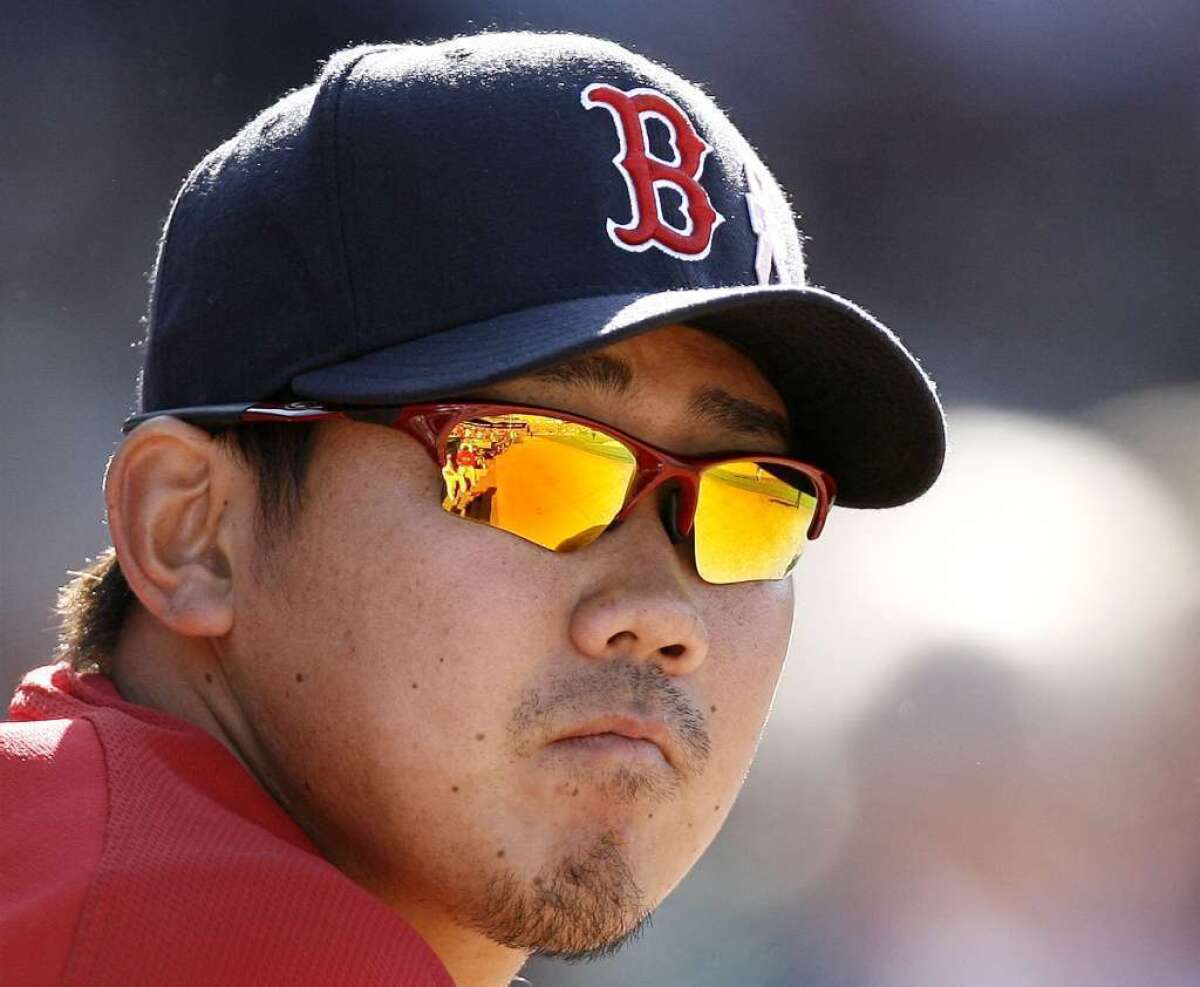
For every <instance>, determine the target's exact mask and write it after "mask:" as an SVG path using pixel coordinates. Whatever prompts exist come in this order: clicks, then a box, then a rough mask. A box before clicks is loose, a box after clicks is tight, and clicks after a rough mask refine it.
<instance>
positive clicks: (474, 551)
mask: <svg viewBox="0 0 1200 987" xmlns="http://www.w3.org/2000/svg"><path fill="white" fill-rule="evenodd" d="M601 352H603V353H604V354H606V355H610V356H612V357H614V358H616V359H618V360H620V361H621V362H623V363H624V364H625V365H626V367H627V368H628V370H629V371H631V381H630V382H629V383H628V386H627V387H625V388H624V393H618V392H619V391H620V390H621V387H620V386H619V382H613V381H608V382H604V381H595V380H593V381H591V382H581V381H579V380H574V379H569V378H570V376H571V375H567V378H566V379H547V378H546V377H545V376H530V377H524V378H519V379H516V380H512V381H509V382H506V383H504V384H501V385H496V386H493V387H489V388H487V389H486V390H485V391H482V392H480V393H481V395H486V396H488V397H492V398H496V399H500V400H506V401H516V402H522V403H531V404H539V405H543V406H548V407H557V408H563V409H567V410H571V411H574V412H576V413H578V414H582V415H586V416H588V417H591V418H595V419H598V420H600V421H606V422H609V423H611V424H612V425H614V426H616V427H617V428H620V429H623V430H625V431H627V432H629V433H631V434H633V435H637V436H639V437H641V438H643V439H645V440H646V441H648V442H651V443H653V444H655V445H658V446H660V447H662V448H665V449H670V450H672V451H676V452H679V453H684V454H695V455H703V454H706V453H713V452H718V451H721V452H724V451H729V450H732V449H743V450H747V451H751V450H754V451H760V452H768V451H782V449H783V441H782V439H781V438H779V437H776V436H773V435H770V434H768V433H766V432H765V431H763V430H761V429H752V428H750V429H748V428H742V427H736V428H735V427H733V426H732V425H731V424H729V423H725V424H721V423H718V422H714V421H713V420H711V419H710V418H709V417H706V416H703V415H698V414H696V412H695V408H694V407H693V405H692V399H693V398H694V397H695V395H696V394H697V393H698V392H701V391H703V390H706V389H711V388H713V387H719V388H721V389H722V390H724V391H726V392H727V393H728V394H730V395H732V396H734V397H736V398H740V399H743V400H746V401H752V402H754V403H756V404H757V405H759V406H762V407H764V408H766V409H768V410H769V411H772V412H775V413H776V414H778V415H781V416H782V415H783V414H784V408H783V404H782V401H781V400H780V398H779V396H778V394H777V393H776V392H775V391H774V389H773V388H772V387H771V386H770V385H769V384H768V383H767V381H766V380H765V379H764V377H763V376H762V374H761V373H760V372H759V370H758V369H757V368H756V367H755V366H754V364H753V363H752V362H751V361H750V360H749V359H747V358H746V357H745V356H743V355H741V354H740V353H738V352H737V351H735V350H734V349H732V348H731V347H729V346H728V345H726V344H725V343H723V342H721V341H719V340H717V339H716V338H715V337H711V336H709V335H707V334H704V333H701V332H699V331H697V330H695V329H691V328H687V327H681V326H674V327H667V328H664V329H658V330H655V331H653V332H651V333H647V334H645V335H642V336H639V337H636V338H633V339H630V340H625V341H622V342H619V343H617V344H614V345H612V346H610V347H607V348H606V349H604V350H603V351H601ZM280 427H316V428H317V429H318V430H319V431H318V437H317V443H316V450H315V454H314V459H313V462H312V466H311V470H310V474H309V477H308V480H307V482H306V486H305V492H304V496H305V501H304V506H303V510H302V511H301V512H300V515H299V518H298V521H297V524H296V526H295V527H294V529H293V530H291V531H290V532H288V533H286V535H285V536H284V537H281V538H278V539H276V540H275V542H274V543H273V544H272V545H270V546H264V545H263V543H262V539H261V534H260V533H259V532H258V531H257V529H256V524H255V520H256V518H255V509H256V494H255V489H254V485H253V478H252V477H251V476H250V475H249V474H248V472H247V471H246V469H245V468H244V467H243V466H241V465H240V464H239V463H238V462H236V461H235V460H234V459H233V458H231V457H230V456H229V454H228V453H226V452H225V451H224V450H222V449H221V448H220V447H218V446H217V445H216V444H215V443H214V442H212V440H211V439H210V438H209V437H208V436H207V435H206V434H205V433H203V432H201V431H199V430H197V429H195V428H193V427H192V426H189V425H186V424H184V423H181V422H179V421H177V420H174V419H157V420H154V421H152V422H150V423H147V424H146V425H143V426H141V427H140V428H138V429H137V430H136V431H135V432H134V433H133V434H132V435H131V436H129V437H128V438H127V439H126V440H125V443H124V444H123V445H122V447H121V449H120V450H119V451H118V453H117V455H116V456H115V457H114V460H113V462H112V464H110V468H109V473H108V476H107V478H106V501H107V505H108V511H109V524H110V528H111V530H112V533H113V539H114V544H115V545H116V548H117V552H118V557H119V558H120V561H121V565H122V567H123V569H124V571H125V574H126V578H127V579H128V580H129V582H130V585H131V586H132V588H133V590H134V592H135V593H136V594H137V596H138V598H139V601H140V606H138V607H137V608H136V609H135V612H134V613H133V614H132V615H131V617H130V619H129V620H128V621H127V623H126V626H125V628H124V630H123V633H122V636H121V640H120V643H119V646H118V649H117V653H116V655H115V656H114V679H115V680H116V682H117V685H118V688H119V689H120V691H121V692H122V694H123V695H124V696H125V697H126V698H127V699H130V700H131V701H135V702H142V703H145V704H147V705H151V706H155V707H158V708H161V709H164V710H166V711H168V712H172V713H174V714H176V715H178V716H181V717H184V718H185V719H188V720H191V721H192V722H195V723H197V724H199V725H200V726H202V727H203V728H205V729H207V730H209V731H210V732H211V733H213V735H214V736H216V737H217V738H218V739H219V740H221V741H222V742H223V743H224V744H226V745H227V746H228V747H229V749H230V750H231V751H232V752H233V753H234V754H235V755H236V756H237V757H238V758H239V759H240V760H241V761H242V762H243V764H245V765H246V767H247V768H248V769H249V770H250V771H251V772H252V773H253V774H254V775H255V777H256V778H257V779H258V780H259V782H260V783H261V784H262V785H263V787H264V788H265V789H266V790H267V791H269V792H270V793H271V795H272V796H274V798H275V799H276V800H277V801H278V802H279V803H280V804H281V805H282V806H283V807H284V808H285V809H286V811H287V812H288V813H289V814H290V815H291V816H292V817H293V818H294V819H295V820H296V821H297V823H298V824H299V825H300V826H301V827H302V828H303V829H304V830H305V831H306V832H307V833H308V834H309V836H310V837H311V838H312V839H313V841H314V842H315V843H316V845H317V846H318V847H319V848H320V849H321V851H322V852H323V853H324V854H325V856H326V857H327V858H328V859H329V860H330V861H331V862H332V863H334V864H335V865H336V866H337V867H338V868H340V869H341V870H342V871H343V872H344V873H345V874H346V875H347V876H348V877H349V878H351V879H352V880H354V881H356V882H357V883H359V884H360V885H362V886H363V887H365V888H367V889H368V890H369V891H370V892H372V893H373V894H375V895H376V896H377V897H379V898H380V899H381V900H383V901H384V902H386V903H387V904H388V905H390V906H391V907H393V908H394V909H395V910H396V911H397V912H398V913H400V914H401V915H402V916H404V917H405V918H406V919H407V920H408V921H409V922H410V923H411V924H412V925H413V926H414V927H415V928H416V929H417V931H418V932H420V933H421V934H422V936H423V937H424V938H425V939H426V941H427V942H429V943H430V945H431V946H432V947H433V948H434V949H435V951H436V952H437V953H438V954H439V956H440V957H441V958H442V960H443V962H444V963H445V964H446V966H447V968H448V969H449V971H450V973H451V975H452V976H453V977H454V978H455V980H456V981H457V982H458V983H459V984H461V985H464V987H495V985H500V984H506V983H508V982H509V980H510V978H511V977H512V976H513V975H515V974H516V972H517V971H518V970H519V969H520V967H521V965H522V963H523V962H524V961H525V959H526V958H527V956H528V955H529V954H530V953H531V952H534V951H541V952H544V953H559V954H566V955H578V954H583V953H587V952H589V951H595V950H603V949H604V948H605V947H609V948H611V947H613V946H614V945H615V944H618V943H619V942H620V941H622V939H623V937H625V936H627V935H628V934H629V933H630V932H631V930H634V929H636V928H637V926H638V924H639V922H640V921H641V920H642V919H643V918H644V916H646V915H648V914H649V913H650V912H651V911H652V910H653V909H654V907H655V906H657V905H658V903H659V902H661V901H662V899H663V898H664V897H665V896H666V895H667V894H668V893H669V892H670V891H671V889H672V888H673V887H674V886H675V885H676V884H677V883H678V882H679V881H680V880H681V879H682V878H683V876H684V875H685V874H686V873H687V872H688V870H689V869H690V868H691V867H692V865H693V864H694V863H695V862H696V860H697V858H698V857H699V856H700V855H701V853H702V852H703V851H704V849H705V848H706V847H707V846H708V845H709V843H710V842H711V841H712V839H713V837H714V836H715V835H716V833H717V831H718V830H719V828H720V826H721V824H722V822H723V821H724V819H725V817H726V814H727V813H728V811H729V809H730V806H731V804H732V802H733V800H734V798H735V796H736V794H737V792H738V790H739V788H740V787H741V784H742V781H743V779H744V777H745V774H746V772H747V770H748V769H749V765H750V761H751V759H752V757H753V754H754V751H755V748H756V746H757V743H758V739H759V736H760V733H761V729H762V726H763V724H764V722H765V720H766V716H767V713H768V710H769V707H770V704H771V699H772V697H773V695H774V690H775V687H776V683H777V681H778V677H779V674H780V672H781V670H782V665H783V658H784V653H785V651H786V647H787V640H788V634H789V631H790V626H791V616H792V589H791V582H790V580H786V579H785V580H780V581H776V582H757V583H745V584H738V585H729V586H714V585H709V584H707V583H705V582H703V581H702V580H701V579H700V578H699V577H698V576H697V575H696V573H695V570H694V567H693V564H692V561H691V549H690V546H689V545H688V544H686V543H684V544H679V545H676V544H673V543H672V542H671V540H670V538H669V537H668V535H667V532H666V530H665V529H664V526H663V522H662V520H661V518H660V514H659V510H660V503H656V502H654V501H653V499H651V500H647V501H646V502H644V503H642V504H640V505H639V506H638V508H637V509H636V510H635V511H634V512H633V513H632V515H631V516H630V517H629V519H628V520H627V521H626V522H625V523H624V524H623V525H621V526H620V527H618V528H617V529H615V530H613V531H610V532H607V533H605V534H604V535H603V536H601V537H600V538H599V540H598V541H596V542H595V544H593V545H591V546H589V547H587V548H586V549H583V550H581V551H579V552H576V553H572V554H555V553H552V552H549V551H546V550H545V549H542V548H539V547H537V546H535V545H532V544H530V543H528V542H525V541H522V540H521V539H519V538H516V537H514V536H512V535H510V534H507V533H505V532H501V531H497V530H494V529H490V528H487V527H485V526H483V525H479V524H474V523H471V522H468V521H464V520H463V519H461V518H457V517H454V516H452V515H450V514H448V513H446V512H445V511H444V510H443V509H442V508H441V506H440V495H441V485H440V483H441V481H440V476H439V471H438V468H437V466H436V465H435V464H434V463H433V461H432V460H431V459H430V457H429V455H428V454H427V453H426V451H425V450H424V449H423V448H422V447H420V446H419V445H418V444H417V443H416V442H414V441H413V440H412V439H410V438H408V437H407V436H404V435H402V434H400V433H399V432H396V431H392V430H389V429H386V428H382V427H379V426H375V425H370V424H365V423H352V422H333V423H327V424H322V425H319V426H280ZM610 713H617V714H624V713H633V714H636V715H640V716H644V717H649V718H652V719H658V720H660V721H661V722H662V723H663V725H664V726H665V727H666V731H667V736H668V737H669V738H670V741H669V744H668V746H669V747H670V748H671V757H670V761H671V763H668V761H666V760H664V759H663V758H662V757H660V756H659V755H658V754H657V752H656V750H655V749H654V748H650V749H649V751H647V750H646V745H643V746H642V748H640V749H639V751H638V752H637V753H636V754H634V753H630V752H629V751H627V750H626V751H616V752H607V753H605V752H603V751H596V750H594V749H586V748H583V749H581V748H580V747H579V746H578V745H558V746H554V747H552V746H550V743H551V742H552V741H554V740H555V739H556V738H557V737H559V736H561V735H562V734H563V733H564V732H567V731H569V730H570V729H571V728H572V727H576V726H578V725H579V724H582V723H584V722H585V721H587V720H589V719H592V718H594V717H596V716H600V715H604V714H610Z"/></svg>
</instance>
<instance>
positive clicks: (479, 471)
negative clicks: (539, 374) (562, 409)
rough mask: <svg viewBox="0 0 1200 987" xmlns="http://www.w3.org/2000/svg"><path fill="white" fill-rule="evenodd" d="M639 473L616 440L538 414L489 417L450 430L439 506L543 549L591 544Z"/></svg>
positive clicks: (581, 426)
mask: <svg viewBox="0 0 1200 987" xmlns="http://www.w3.org/2000/svg"><path fill="white" fill-rule="evenodd" d="M635 468H636V462H635V460H634V456H633V453H632V452H631V451H630V450H629V449H628V448H626V447H625V446H624V445H623V444H622V443H621V442H619V441H617V440H616V439H614V438H612V437H611V436H608V435H605V434H603V433H602V432H597V431H596V430H595V429H591V428H588V427H587V426H586V425H580V424H577V423H575V422H565V421H560V420H559V419H556V418H549V417H546V416H542V415H527V414H507V415H488V416H486V417H480V418H472V419H470V420H469V421H465V422H460V423H459V424H458V425H456V426H455V427H454V429H453V430H452V431H451V433H450V435H449V438H448V441H447V447H446V463H445V465H444V466H443V467H442V477H443V479H444V481H445V485H446V492H445V497H444V498H443V500H442V506H443V507H444V508H445V509H446V510H447V511H450V512H451V513H452V514H458V515H460V516H462V517H465V518H469V519H471V520H473V521H479V522H481V523H483V524H488V525H491V526H492V527H494V528H501V529H503V530H504V531H508V532H511V533H512V534H514V535H519V536H520V537H522V538H525V539H528V540H529V541H532V542H535V543H536V544H538V545H541V546H542V547H543V548H550V549H554V550H555V551H560V552H569V551H572V550H574V549H577V548H583V547H585V546H586V545H590V544H591V543H592V542H593V541H595V540H596V539H597V538H598V537H600V535H601V534H602V533H603V532H604V530H605V529H606V528H607V527H608V525H609V523H610V522H611V521H612V519H613V518H614V517H615V516H616V515H617V512H618V511H620V509H621V505H622V504H623V503H624V501H625V494H626V493H627V491H628V490H629V485H630V483H631V482H632V481H633V476H634V472H635Z"/></svg>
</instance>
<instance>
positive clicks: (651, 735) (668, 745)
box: [550, 715, 677, 768]
mask: <svg viewBox="0 0 1200 987" xmlns="http://www.w3.org/2000/svg"><path fill="white" fill-rule="evenodd" d="M550 746H551V747H554V748H556V749H558V750H569V751H576V752H578V753H580V754H584V755H591V756H596V757H619V758H634V759H637V760H642V761H652V762H656V763H660V764H661V763H662V762H666V764H667V765H669V766H671V767H672V768H674V767H676V764H677V757H676V754H675V748H674V742H673V739H672V736H671V731H670V729H669V728H668V727H667V725H666V723H665V722H664V721H663V720H655V719H646V718H643V717H638V716H626V715H607V716H601V717H597V718H594V719H591V720H587V721H585V722H583V723H580V724H577V725H575V726H572V727H570V728H569V729H567V730H566V731H564V732H563V733H562V734H560V735H559V736H558V737H556V738H555V739H554V740H553V741H552V742H551V744H550Z"/></svg>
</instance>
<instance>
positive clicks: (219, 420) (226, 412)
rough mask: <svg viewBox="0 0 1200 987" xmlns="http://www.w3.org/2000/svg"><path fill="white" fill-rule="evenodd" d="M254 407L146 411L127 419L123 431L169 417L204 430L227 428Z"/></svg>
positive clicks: (243, 404)
mask: <svg viewBox="0 0 1200 987" xmlns="http://www.w3.org/2000/svg"><path fill="white" fill-rule="evenodd" d="M253 407H254V404H253V403H245V402H243V403H241V404H210V405H204V406H201V407H195V408H170V409H167V410H164V411H144V412H142V413H141V414H139V415H130V416H129V417H128V418H126V419H125V421H124V422H123V423H122V424H121V431H122V433H124V434H128V433H130V432H132V431H133V430H134V429H135V428H137V427H138V426H139V425H141V424H142V423H143V422H147V421H149V420H150V419H151V418H163V417H165V416H168V415H171V416H175V417H178V418H181V419H183V420H184V421H186V422H190V423H191V424H193V425H196V426H198V427H199V428H203V429H218V428H227V427H229V426H230V425H237V424H239V423H240V422H241V421H243V416H244V415H245V414H246V412H247V411H249V410H250V409H251V408H253Z"/></svg>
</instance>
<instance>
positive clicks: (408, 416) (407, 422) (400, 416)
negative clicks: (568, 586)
mask: <svg viewBox="0 0 1200 987" xmlns="http://www.w3.org/2000/svg"><path fill="white" fill-rule="evenodd" d="M504 414H529V415H543V416H546V417H548V418H557V419H558V420H559V421H564V422H574V423H577V424H580V425H586V426H587V427H588V428H592V429H595V430H596V431H597V432H601V433H603V434H604V435H608V436H611V437H612V438H614V439H617V440H618V441H619V442H621V443H622V444H623V445H625V446H627V447H628V448H629V449H630V450H632V452H633V454H634V458H635V461H636V464H637V466H636V470H637V471H636V473H635V474H634V479H633V482H632V483H631V484H630V487H629V492H628V493H627V494H626V495H625V502H624V504H622V506H621V509H620V511H618V512H617V515H616V517H614V518H613V520H612V521H611V522H610V524H617V523H619V522H621V521H623V520H624V519H625V518H626V517H628V516H629V514H630V513H631V512H632V511H633V509H634V508H635V507H637V505H638V504H639V503H640V502H641V501H642V500H644V499H645V498H646V496H647V495H649V494H650V493H652V492H653V491H655V490H657V489H658V488H659V487H661V486H662V485H663V484H665V483H669V482H671V481H676V482H677V483H678V485H679V491H680V497H679V499H678V502H677V504H676V506H675V516H674V523H675V530H676V532H677V533H678V534H679V536H681V537H687V536H688V535H689V534H691V531H692V526H693V524H694V522H695V517H696V505H697V501H698V499H699V494H700V474H701V473H702V472H703V471H704V470H705V469H707V468H709V467H712V466H718V465H720V464H721V463H728V462H735V461H745V460H748V459H749V460H753V461H754V462H756V463H764V464H767V465H780V466H786V467H788V468H790V469H794V470H796V471H797V472H799V473H802V474H803V475H804V476H805V477H807V478H808V480H809V481H810V482H811V483H812V485H813V490H814V492H815V494H816V498H817V508H816V510H815V511H814V512H813V517H812V521H810V522H809V526H808V540H809V541H813V540H814V539H816V538H817V537H818V536H819V535H820V534H821V531H822V530H823V529H824V527H825V519H826V518H827V517H828V516H829V509H830V508H831V507H832V506H833V503H834V501H835V500H836V499H837V483H836V481H835V480H834V478H833V476H831V475H830V474H829V473H826V472H825V471H824V470H823V469H820V468H819V467H817V466H813V465H812V464H811V463H806V462H803V461H802V460H799V459H793V458H791V457H790V456H776V455H760V454H758V453H747V452H737V453H733V452H731V453H727V454H724V455H715V456H679V455H675V454H674V453H670V452H667V451H666V450H665V449H660V448H658V447H657V446H652V445H650V443H648V442H643V441H642V440H641V439H639V438H637V437H636V436H633V435H629V434H628V433H626V432H622V431H621V430H620V429H617V428H614V427H613V426H611V425H608V424H605V423H604V422H598V421H595V420H594V419H591V418H585V417H583V416H582V415H576V414H572V413H571V412H568V411H561V410H559V409H557V408H541V407H536V406H534V405H525V404H505V403H502V402H496V401H488V402H478V401H445V402H434V403H428V404H409V405H391V406H383V407H365V406H362V405H329V404H321V403H319V402H314V401H291V402H288V403H287V404H271V403H262V404H231V405H207V406H203V407H195V408H176V409H170V410H164V411H151V412H146V413H144V414H140V415H133V416H131V417H130V418H128V419H126V420H125V423H124V424H123V425H122V427H121V431H122V432H129V431H131V430H132V429H134V428H135V427H136V426H138V425H140V424H141V423H142V422H144V421H147V420H149V419H151V418H158V417H161V416H163V415H171V416H173V417H175V418H179V419H181V420H183V421H187V422H190V423H192V424H194V425H197V426H199V427H201V428H206V429H209V430H216V429H221V428H228V427H230V426H233V425H239V424H249V423H255V422H260V423H261V422H275V423H292V422H298V423H307V422H318V421H325V420H328V419H332V418H346V419H350V420H353V421H364V422H371V423H373V424H377V425H386V426H388V427H390V428H394V429H397V430H399V431H401V432H404V433H405V434H406V435H409V436H411V437H412V438H414V439H416V440H417V441H418V442H419V443H420V444H421V445H422V446H424V448H425V450H426V452H428V453H429V456H430V458H431V459H432V460H433V462H434V465H436V466H437V467H438V468H439V469H440V468H441V467H442V466H444V465H445V463H446V446H447V442H448V439H449V436H450V432H451V431H452V430H453V428H454V426H455V425H458V424H460V423H461V422H464V421H467V420H468V419H470V418H476V417H481V416H486V415H504Z"/></svg>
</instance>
